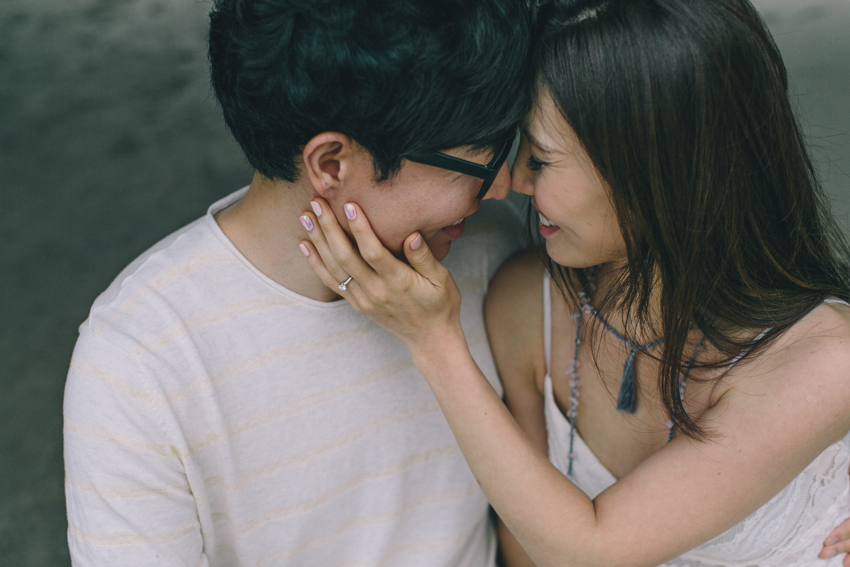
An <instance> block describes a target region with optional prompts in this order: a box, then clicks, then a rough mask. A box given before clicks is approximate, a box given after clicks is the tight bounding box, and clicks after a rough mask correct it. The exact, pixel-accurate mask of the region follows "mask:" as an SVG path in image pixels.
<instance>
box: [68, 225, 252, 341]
mask: <svg viewBox="0 0 850 567" xmlns="http://www.w3.org/2000/svg"><path fill="white" fill-rule="evenodd" d="M214 224H215V221H214V220H213V219H212V217H211V216H210V215H209V214H207V215H204V216H202V217H201V218H199V219H197V220H195V221H193V222H191V223H189V224H188V225H186V226H184V227H182V228H180V229H178V230H177V231H175V232H173V233H171V234H169V235H168V236H166V237H165V238H163V239H162V240H160V241H159V242H157V243H156V244H154V245H153V246H151V247H150V248H149V249H147V250H146V251H145V252H143V253H142V254H141V255H139V256H138V257H137V258H136V259H135V260H133V261H132V262H131V263H130V264H129V265H127V267H125V268H124V269H123V270H122V271H121V272H120V273H119V274H118V276H117V277H116V278H115V279H114V280H113V281H112V283H111V284H110V285H109V287H107V289H106V290H105V291H104V292H103V293H101V294H100V295H99V296H98V297H97V299H96V300H95V301H94V303H93V305H92V307H91V310H90V311H89V316H88V319H87V320H86V321H85V322H84V323H83V325H82V326H81V330H82V329H83V328H84V327H88V328H90V329H91V330H94V331H95V332H98V331H100V330H104V331H105V329H106V328H107V327H109V328H111V329H112V330H111V331H109V334H113V335H115V334H118V335H121V334H124V333H125V332H129V331H130V330H131V329H136V330H138V331H142V332H143V328H144V327H145V326H146V325H148V326H157V327H159V326H162V325H163V324H166V323H168V322H169V321H171V322H173V321H174V320H178V319H181V318H184V317H185V314H186V313H188V312H190V311H191V309H192V305H193V304H195V303H199V302H200V303H207V304H208V303H209V302H210V301H214V300H215V297H214V296H211V295H210V294H216V293H219V292H220V291H216V290H222V289H224V288H226V287H227V286H226V285H225V284H226V282H227V281H229V280H232V279H233V276H234V275H235V274H238V273H240V266H241V263H240V261H239V259H238V257H237V256H236V255H235V254H234V253H233V251H232V250H230V249H229V247H228V246H227V244H226V243H225V242H223V241H222V239H221V238H220V235H218V234H217V233H216V230H215V226H213V225H214ZM98 334H99V333H98Z"/></svg>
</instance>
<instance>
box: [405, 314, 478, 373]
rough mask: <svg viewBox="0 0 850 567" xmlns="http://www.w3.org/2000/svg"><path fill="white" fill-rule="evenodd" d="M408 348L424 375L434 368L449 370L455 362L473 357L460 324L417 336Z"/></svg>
mask: <svg viewBox="0 0 850 567" xmlns="http://www.w3.org/2000/svg"><path fill="white" fill-rule="evenodd" d="M407 347H408V349H409V350H410V354H411V357H412V358H413V363H414V364H415V365H416V367H417V368H419V370H420V371H421V372H422V373H423V374H426V371H427V370H429V369H432V368H433V369H441V368H449V367H451V366H452V364H453V363H454V362H458V361H461V360H463V358H464V357H469V356H471V355H470V354H469V347H468V345H467V343H466V337H465V336H464V334H463V329H462V328H461V326H460V322H458V323H457V324H455V325H450V326H447V327H444V328H441V329H434V330H432V331H430V332H429V333H427V334H423V335H420V336H417V337H416V339H415V340H414V341H411V342H409V344H408V345H407ZM426 378H427V375H426Z"/></svg>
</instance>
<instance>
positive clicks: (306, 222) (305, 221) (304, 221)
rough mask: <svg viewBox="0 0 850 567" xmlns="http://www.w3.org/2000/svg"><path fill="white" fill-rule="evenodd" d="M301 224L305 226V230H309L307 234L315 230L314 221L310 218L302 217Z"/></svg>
mask: <svg viewBox="0 0 850 567" xmlns="http://www.w3.org/2000/svg"><path fill="white" fill-rule="evenodd" d="M301 224H303V225H304V228H306V229H307V232H310V231H311V230H313V221H311V220H310V217H308V216H307V215H304V216H302V217H301Z"/></svg>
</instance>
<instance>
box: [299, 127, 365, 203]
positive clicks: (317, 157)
mask: <svg viewBox="0 0 850 567" xmlns="http://www.w3.org/2000/svg"><path fill="white" fill-rule="evenodd" d="M361 152H363V149H362V148H361V147H360V146H358V145H357V144H356V143H355V142H354V141H353V140H352V139H351V138H349V137H348V136H346V135H345V134H340V133H339V132H322V133H321V134H317V135H316V136H313V138H311V139H310V141H309V142H307V144H306V145H305V146H304V151H303V152H302V154H301V157H302V159H303V160H304V169H305V170H306V172H307V176H308V177H309V178H310V182H311V183H312V184H313V188H314V189H315V190H316V192H317V193H318V194H319V195H321V196H322V197H325V198H328V197H330V196H331V195H332V194H333V193H336V192H338V191H339V189H342V188H343V187H344V186H345V185H346V182H349V181H351V178H353V177H354V176H355V170H356V169H357V167H358V163H359V161H361V158H362V156H361V155H359V154H360V153H361Z"/></svg>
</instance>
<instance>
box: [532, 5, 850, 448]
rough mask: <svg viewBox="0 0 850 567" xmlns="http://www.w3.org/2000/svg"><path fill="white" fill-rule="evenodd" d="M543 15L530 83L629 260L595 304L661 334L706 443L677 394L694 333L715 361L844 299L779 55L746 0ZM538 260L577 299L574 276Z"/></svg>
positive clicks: (848, 272)
mask: <svg viewBox="0 0 850 567" xmlns="http://www.w3.org/2000/svg"><path fill="white" fill-rule="evenodd" d="M539 22H540V26H541V27H540V30H539V43H538V46H537V50H536V54H535V67H536V72H537V76H538V83H539V85H541V87H540V88H541V89H546V91H548V93H549V94H550V95H551V96H552V98H553V99H554V101H555V103H556V105H557V107H558V109H559V110H560V112H561V114H562V115H563V117H564V118H565V119H566V121H567V122H568V123H569V125H570V126H571V127H572V128H573V130H574V131H575V133H576V135H577V136H578V139H579V140H580V141H581V143H582V144H583V146H584V148H585V150H586V151H587V153H588V155H589V156H590V159H591V160H592V161H593V164H594V165H595V167H596V169H597V170H598V172H599V173H600V175H601V176H602V178H603V179H604V180H605V182H606V183H607V185H608V187H609V188H610V193H611V198H612V202H613V204H614V208H615V210H616V213H617V217H618V221H619V226H620V230H621V232H622V235H623V238H624V240H625V244H626V250H627V256H628V265H627V267H626V269H624V270H622V271H621V272H620V273H618V274H616V277H615V278H614V279H615V282H614V285H613V289H612V291H611V292H610V293H608V294H606V298H607V299H606V298H603V299H602V303H601V304H600V305H597V308H599V309H600V310H601V311H602V312H603V313H604V312H610V310H617V311H619V312H621V313H625V314H628V317H627V319H628V320H629V322H630V323H631V324H627V328H633V327H632V324H634V325H639V326H641V327H642V328H644V329H651V330H652V331H654V332H655V333H656V334H657V335H662V336H664V339H665V340H664V342H663V347H662V351H663V352H662V353H661V354H660V355H659V359H660V361H661V374H660V376H659V380H660V382H659V385H660V391H661V393H662V398H663V403H664V406H665V408H666V410H667V413H668V414H669V416H670V418H671V419H672V420H673V422H674V423H675V424H676V426H677V427H678V428H679V429H680V430H681V431H682V432H684V433H686V434H687V435H689V436H691V437H694V438H701V437H704V436H705V435H706V432H705V431H703V429H702V428H700V427H699V425H698V424H697V423H696V422H695V420H694V419H693V418H692V417H691V416H690V415H688V413H687V412H686V411H685V408H684V406H683V404H682V401H681V400H680V396H679V378H680V376H681V375H682V373H683V371H684V370H685V368H684V367H685V364H686V362H684V360H687V358H688V356H689V354H690V349H691V348H693V340H694V339H693V337H694V336H695V335H700V334H701V335H704V336H705V340H706V341H708V342H710V343H711V345H713V347H715V348H716V350H717V351H719V352H720V353H721V354H722V356H721V357H720V358H721V359H720V360H718V359H715V360H713V361H710V362H706V361H702V364H704V365H709V366H716V367H722V366H724V365H728V364H729V363H730V362H731V361H732V360H733V359H734V358H736V357H738V356H740V355H742V354H743V358H744V359H746V358H749V357H753V356H756V355H757V354H758V353H759V352H761V351H763V350H764V348H765V347H766V346H768V345H769V344H771V342H773V341H774V340H775V339H776V338H777V337H779V336H780V335H781V334H782V333H783V332H785V331H786V330H787V329H788V328H789V327H791V326H792V325H793V324H794V323H796V322H797V321H799V320H800V319H801V318H802V317H803V316H805V315H806V314H807V313H808V312H810V311H811V310H812V309H814V308H815V307H816V306H818V305H820V304H821V303H822V302H823V300H824V299H826V298H829V297H836V298H840V299H844V300H847V299H850V297H848V295H850V291H848V281H850V279H848V278H850V269H848V258H850V254H849V253H848V246H847V243H846V240H845V239H844V237H843V236H842V234H841V232H840V231H839V230H838V229H837V227H836V226H835V224H834V222H833V221H832V219H831V216H830V214H829V210H828V208H827V207H826V204H825V203H826V201H825V199H824V197H823V194H822V191H821V188H820V184H819V182H818V179H817V175H816V172H815V168H814V166H813V164H812V160H811V159H810V157H809V155H808V152H807V149H806V145H805V142H804V140H803V136H802V135H801V132H800V128H799V126H798V124H797V122H796V119H795V117H794V112H793V109H792V106H791V103H790V101H789V97H788V80H787V75H786V71H785V66H784V64H783V62H782V58H781V56H780V54H779V51H778V49H777V48H776V45H775V44H774V42H773V39H772V37H771V36H770V33H769V32H768V31H767V30H766V28H765V26H764V24H763V22H762V21H761V19H760V18H759V16H758V14H757V12H756V11H755V9H754V8H753V7H752V5H751V4H750V3H749V2H747V0H581V1H573V2H563V1H561V2H557V1H556V2H552V3H550V4H548V5H545V6H544V7H543V8H542V9H541V12H540V14H539ZM565 190H567V189H566V188H565ZM547 260H548V258H547ZM548 268H549V271H550V272H551V273H552V275H553V277H554V279H555V281H556V282H557V283H558V285H559V286H560V288H561V290H562V291H563V292H564V293H566V294H569V295H575V293H576V292H577V290H578V288H579V287H580V286H581V285H582V274H581V272H580V271H579V270H573V269H569V268H565V267H563V266H559V265H557V264H554V263H553V262H552V261H551V260H548ZM653 294H657V295H655V297H657V299H658V300H659V301H660V306H661V309H660V316H658V314H657V313H656V314H655V316H653V317H650V297H651V295H653ZM765 329H769V330H768V331H767V332H766V333H764V334H763V335H761V336H760V332H761V331H763V330H765ZM636 342H637V341H636ZM686 349H687V351H686Z"/></svg>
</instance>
